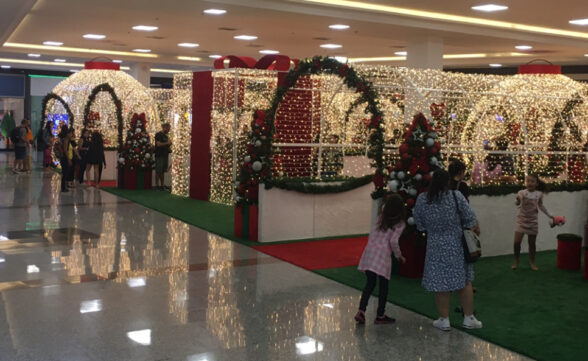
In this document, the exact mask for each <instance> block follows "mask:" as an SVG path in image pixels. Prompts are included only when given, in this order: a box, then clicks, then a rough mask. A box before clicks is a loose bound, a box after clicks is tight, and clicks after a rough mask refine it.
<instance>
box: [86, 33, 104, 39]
mask: <svg viewBox="0 0 588 361" xmlns="http://www.w3.org/2000/svg"><path fill="white" fill-rule="evenodd" d="M104 38H106V35H102V34H85V35H84V39H93V40H102V39H104Z"/></svg>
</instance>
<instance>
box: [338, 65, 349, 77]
mask: <svg viewBox="0 0 588 361" xmlns="http://www.w3.org/2000/svg"><path fill="white" fill-rule="evenodd" d="M348 71H349V66H348V65H347V64H345V65H341V67H339V75H340V76H342V77H345V76H347V72H348Z"/></svg>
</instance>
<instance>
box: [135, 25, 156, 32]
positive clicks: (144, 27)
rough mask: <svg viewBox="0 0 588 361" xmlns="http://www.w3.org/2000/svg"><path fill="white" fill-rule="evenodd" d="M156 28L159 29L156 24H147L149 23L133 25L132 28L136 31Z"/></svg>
mask: <svg viewBox="0 0 588 361" xmlns="http://www.w3.org/2000/svg"><path fill="white" fill-rule="evenodd" d="M157 29H159V28H158V27H157V26H149V25H136V26H133V30H138V31H155V30H157Z"/></svg>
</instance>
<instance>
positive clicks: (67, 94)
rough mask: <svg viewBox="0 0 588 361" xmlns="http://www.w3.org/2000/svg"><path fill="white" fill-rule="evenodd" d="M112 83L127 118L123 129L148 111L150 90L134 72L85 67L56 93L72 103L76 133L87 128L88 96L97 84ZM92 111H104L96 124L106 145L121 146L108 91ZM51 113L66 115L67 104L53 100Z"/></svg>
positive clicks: (98, 99)
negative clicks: (135, 117)
mask: <svg viewBox="0 0 588 361" xmlns="http://www.w3.org/2000/svg"><path fill="white" fill-rule="evenodd" d="M102 83H108V84H110V85H111V86H112V87H113V88H114V91H115V93H116V95H117V96H118V98H119V99H120V101H121V103H122V115H123V120H124V125H123V131H124V130H126V129H128V124H130V118H131V117H132V115H133V114H134V113H143V112H146V113H148V112H149V110H150V108H151V104H152V98H151V96H150V95H149V93H148V92H147V89H146V88H145V87H144V86H143V85H141V83H139V82H138V81H137V80H135V79H134V78H133V77H131V76H130V75H128V74H126V73H125V72H123V71H119V70H94V69H92V70H82V71H80V72H77V73H74V74H72V75H70V76H69V77H68V78H67V79H65V80H63V81H62V82H61V83H59V84H58V85H57V86H56V87H55V88H54V89H53V92H54V93H56V94H57V95H59V96H61V97H62V98H63V99H64V100H65V102H67V103H68V105H69V107H70V109H71V111H72V113H73V115H74V118H75V122H74V128H75V129H76V135H77V136H79V135H80V133H81V132H80V131H81V129H82V128H83V127H84V108H85V106H86V102H87V101H88V96H89V95H90V93H91V92H92V89H94V88H95V87H96V86H97V85H100V84H102ZM91 110H92V111H93V112H97V113H99V114H100V121H99V122H97V123H96V124H95V126H96V129H97V130H99V131H100V132H101V133H102V136H103V137H104V144H105V146H106V147H113V148H116V147H117V146H118V123H117V118H116V108H115V105H114V103H113V102H112V98H111V97H110V95H109V94H108V93H107V92H101V93H99V94H98V95H97V96H96V100H95V101H94V104H93V105H92V108H91ZM48 113H52V114H64V113H65V112H64V109H63V107H62V106H61V105H60V104H59V102H57V101H53V100H52V101H50V103H49V104H48Z"/></svg>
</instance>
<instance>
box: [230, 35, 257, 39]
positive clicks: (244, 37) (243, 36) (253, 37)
mask: <svg viewBox="0 0 588 361" xmlns="http://www.w3.org/2000/svg"><path fill="white" fill-rule="evenodd" d="M233 38H234V39H237V40H256V39H257V36H255V35H237V36H233Z"/></svg>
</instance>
